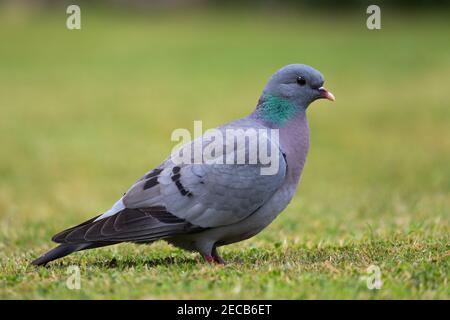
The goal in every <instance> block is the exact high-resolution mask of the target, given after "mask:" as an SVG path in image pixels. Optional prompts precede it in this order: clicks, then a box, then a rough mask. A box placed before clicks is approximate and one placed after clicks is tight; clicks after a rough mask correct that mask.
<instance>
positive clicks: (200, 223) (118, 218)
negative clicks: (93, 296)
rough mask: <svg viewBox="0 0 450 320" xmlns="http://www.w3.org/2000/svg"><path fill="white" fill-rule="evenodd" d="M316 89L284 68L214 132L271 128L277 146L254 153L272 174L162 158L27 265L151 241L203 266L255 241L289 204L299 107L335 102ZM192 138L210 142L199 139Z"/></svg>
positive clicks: (304, 145) (298, 160) (300, 159)
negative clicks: (266, 159)
mask: <svg viewBox="0 0 450 320" xmlns="http://www.w3.org/2000/svg"><path fill="white" fill-rule="evenodd" d="M323 85H324V77H323V75H322V74H321V73H320V72H319V71H317V70H316V69H314V68H313V67H311V66H308V65H305V64H289V65H286V66H284V67H282V68H281V69H279V70H278V71H276V72H275V73H274V74H273V75H272V76H271V77H270V78H269V80H268V82H267V83H266V85H265V87H264V89H263V91H262V93H261V95H260V98H259V99H258V102H257V104H256V108H254V109H253V111H252V112H251V113H250V114H248V115H247V116H245V117H243V118H241V119H238V120H235V121H232V122H229V123H227V124H225V125H223V126H221V127H218V130H219V131H220V132H225V131H226V130H227V129H232V130H239V129H242V130H244V129H255V130H275V131H276V132H277V133H278V141H275V140H276V139H272V138H271V136H270V137H269V136H265V137H266V138H265V140H264V139H261V141H260V140H258V143H259V145H258V148H261V147H262V145H263V144H264V143H266V144H267V143H268V144H270V145H271V146H274V145H275V147H274V152H273V154H272V155H271V156H272V158H271V159H273V161H275V162H278V167H277V168H276V169H277V170H275V171H276V172H275V173H273V174H262V170H261V169H262V168H263V167H264V166H267V163H265V164H263V163H262V161H260V160H261V159H257V161H256V163H249V162H248V161H247V162H245V163H243V164H242V163H241V164H239V163H228V162H227V163H215V162H210V163H206V162H201V161H200V162H192V163H178V161H174V158H173V157H172V156H169V157H168V158H166V160H164V161H163V162H162V163H161V164H160V165H159V166H158V167H156V168H154V169H153V170H150V171H149V172H147V173H146V174H145V175H144V176H142V177H141V178H140V179H138V180H137V181H136V182H135V183H134V184H133V185H132V186H131V187H130V188H129V190H128V191H127V192H126V193H124V195H123V196H122V197H121V198H120V199H119V200H118V201H117V202H116V203H115V204H114V205H113V206H112V207H111V208H110V209H109V210H107V211H106V212H104V213H102V214H100V215H97V216H95V217H93V218H92V219H89V220H87V221H85V222H83V223H81V224H79V225H77V226H74V227H71V228H69V229H66V230H64V231H61V232H59V233H57V234H56V235H55V236H53V238H52V240H53V241H54V242H56V243H58V244H59V245H58V246H57V247H55V248H54V249H52V250H50V251H48V252H47V253H45V254H44V255H42V256H41V257H39V258H37V259H36V260H34V261H32V264H33V265H36V266H41V265H46V264H47V263H49V262H50V261H53V260H56V259H59V258H62V257H64V256H67V255H69V254H71V253H73V252H76V251H82V250H86V249H92V248H99V247H103V246H108V245H114V244H118V243H121V242H131V243H144V244H148V243H152V242H154V241H157V240H165V241H167V242H168V243H170V244H172V245H174V246H176V247H179V248H182V249H185V250H188V251H194V252H198V253H200V255H201V256H202V257H203V258H204V259H205V261H206V262H208V263H210V264H224V263H225V261H224V259H223V258H222V257H221V256H220V255H219V253H218V247H221V246H224V245H229V244H232V243H236V242H239V241H243V240H246V239H249V238H251V237H253V236H255V235H256V234H258V233H259V232H260V231H262V230H263V229H264V228H266V227H267V226H268V225H269V224H270V223H271V222H272V221H273V220H274V219H275V218H276V217H277V216H278V215H279V214H280V213H281V212H282V211H284V209H285V208H286V207H287V206H288V204H289V203H290V201H291V200H292V198H293V196H294V194H295V192H296V189H297V186H298V185H299V182H300V177H301V174H302V171H303V168H304V165H305V161H306V157H307V154H308V150H309V144H310V137H309V136H310V130H309V125H308V121H307V116H306V112H307V109H308V107H309V105H310V104H311V103H312V102H314V101H315V100H318V99H328V100H331V101H335V97H334V95H333V94H332V93H331V92H330V91H328V90H327V89H325V87H324V86H323ZM241 132H242V131H241ZM258 132H259V131H258ZM198 139H200V140H201V141H203V142H205V143H206V145H208V143H211V139H210V138H208V137H207V136H206V133H205V135H203V136H202V137H200V138H198ZM272 140H273V141H272ZM194 142H195V140H194ZM192 143H193V142H192V141H191V142H188V143H186V144H185V146H187V145H192ZM181 149H182V150H186V149H183V147H182V148H181ZM248 149H250V148H248ZM245 155H246V157H247V156H249V152H248V151H246V153H245ZM258 157H259V155H258Z"/></svg>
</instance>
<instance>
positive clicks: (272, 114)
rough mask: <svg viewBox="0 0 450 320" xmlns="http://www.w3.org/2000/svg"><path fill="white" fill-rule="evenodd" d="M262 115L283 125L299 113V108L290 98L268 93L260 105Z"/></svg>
mask: <svg viewBox="0 0 450 320" xmlns="http://www.w3.org/2000/svg"><path fill="white" fill-rule="evenodd" d="M260 110H261V113H260V114H261V117H262V118H264V119H265V120H267V121H270V122H272V123H274V124H276V125H283V124H284V123H285V122H286V121H288V120H290V119H292V118H294V117H295V115H296V114H297V111H298V110H299V108H297V107H296V106H295V105H294V104H293V103H292V102H290V101H289V100H288V99H286V98H283V97H278V96H273V95H271V94H267V95H265V97H264V100H263V102H262V104H261V105H260Z"/></svg>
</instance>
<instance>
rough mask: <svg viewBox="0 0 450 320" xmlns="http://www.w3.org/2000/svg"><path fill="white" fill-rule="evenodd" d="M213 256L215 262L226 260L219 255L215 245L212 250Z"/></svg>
mask: <svg viewBox="0 0 450 320" xmlns="http://www.w3.org/2000/svg"><path fill="white" fill-rule="evenodd" d="M212 257H213V259H214V262H215V263H218V264H225V260H223V259H222V257H221V256H219V253H218V252H217V249H216V248H215V247H214V249H213V251H212Z"/></svg>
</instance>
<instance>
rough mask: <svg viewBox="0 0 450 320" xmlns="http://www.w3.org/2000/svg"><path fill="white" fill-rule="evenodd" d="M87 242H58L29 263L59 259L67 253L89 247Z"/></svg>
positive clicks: (45, 262) (39, 263)
mask: <svg viewBox="0 0 450 320" xmlns="http://www.w3.org/2000/svg"><path fill="white" fill-rule="evenodd" d="M89 245H90V244H89V243H81V244H60V245H59V246H57V247H56V248H53V249H52V250H50V251H49V252H47V253H46V254H44V255H42V256H40V257H39V258H37V259H36V260H34V261H33V262H31V264H33V265H35V266H42V265H45V264H47V263H48V262H50V261H53V260H55V259H59V258H62V257H65V256H67V255H68V254H71V253H72V252H75V251H79V250H83V249H87V247H89Z"/></svg>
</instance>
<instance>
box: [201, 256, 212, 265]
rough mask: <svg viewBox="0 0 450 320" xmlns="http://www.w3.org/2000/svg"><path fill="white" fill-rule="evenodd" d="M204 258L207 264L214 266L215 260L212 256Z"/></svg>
mask: <svg viewBox="0 0 450 320" xmlns="http://www.w3.org/2000/svg"><path fill="white" fill-rule="evenodd" d="M203 258H205V260H206V262H208V263H209V264H213V263H214V258H213V257H212V256H210V255H206V254H205V255H203Z"/></svg>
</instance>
